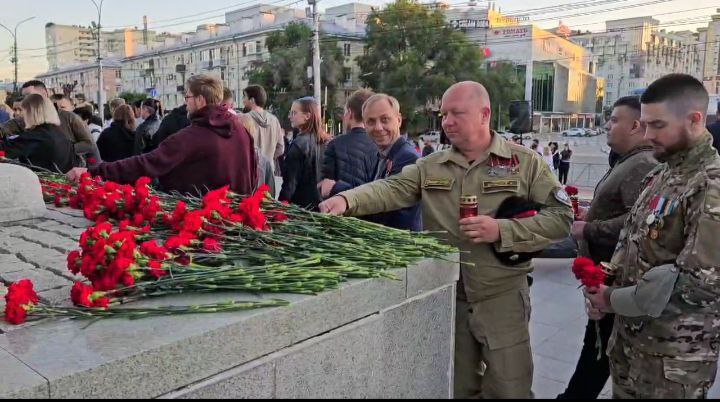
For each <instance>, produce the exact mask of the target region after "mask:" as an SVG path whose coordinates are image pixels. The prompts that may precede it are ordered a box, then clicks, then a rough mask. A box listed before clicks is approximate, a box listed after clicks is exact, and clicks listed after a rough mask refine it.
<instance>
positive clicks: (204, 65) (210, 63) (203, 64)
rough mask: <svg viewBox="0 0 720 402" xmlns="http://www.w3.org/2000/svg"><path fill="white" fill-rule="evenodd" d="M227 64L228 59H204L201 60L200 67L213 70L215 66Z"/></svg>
mask: <svg viewBox="0 0 720 402" xmlns="http://www.w3.org/2000/svg"><path fill="white" fill-rule="evenodd" d="M225 66H227V60H225V59H215V60H204V61H201V62H200V68H202V69H203V70H212V69H213V68H218V67H225Z"/></svg>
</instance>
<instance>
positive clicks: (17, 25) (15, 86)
mask: <svg viewBox="0 0 720 402" xmlns="http://www.w3.org/2000/svg"><path fill="white" fill-rule="evenodd" d="M33 18H35V17H30V18H26V19H24V20H22V21H20V22H18V23H17V24H15V30H11V29H10V28H8V27H6V26H5V25H3V24H0V27H3V28H5V29H7V31H8V32H10V35H12V37H13V41H14V44H13V53H14V55H13V58H12V60H11V62H12V63H13V64H15V81H14V82H13V92H17V81H18V55H17V53H18V48H17V29H18V27H19V26H20V24H22V23H23V22H28V21H30V20H31V19H33Z"/></svg>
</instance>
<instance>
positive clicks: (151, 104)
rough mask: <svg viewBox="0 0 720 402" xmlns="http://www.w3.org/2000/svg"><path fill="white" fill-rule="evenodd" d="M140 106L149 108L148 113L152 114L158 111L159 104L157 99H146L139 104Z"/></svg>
mask: <svg viewBox="0 0 720 402" xmlns="http://www.w3.org/2000/svg"><path fill="white" fill-rule="evenodd" d="M138 107H140V108H145V109H147V111H148V113H150V114H155V113H157V106H156V101H155V99H145V100H143V101H141V102H140V106H138Z"/></svg>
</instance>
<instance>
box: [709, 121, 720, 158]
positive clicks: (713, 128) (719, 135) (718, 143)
mask: <svg viewBox="0 0 720 402" xmlns="http://www.w3.org/2000/svg"><path fill="white" fill-rule="evenodd" d="M707 129H708V131H710V134H711V135H712V137H713V147H714V148H715V149H716V150H718V151H720V119H718V120H717V121H716V122H715V123H713V124H710V125H709V126H707Z"/></svg>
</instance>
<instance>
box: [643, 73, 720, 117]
mask: <svg viewBox="0 0 720 402" xmlns="http://www.w3.org/2000/svg"><path fill="white" fill-rule="evenodd" d="M640 102H641V103H643V104H649V103H661V102H670V103H672V105H673V108H672V109H673V111H674V112H676V115H682V114H685V113H687V112H689V111H690V110H693V111H698V112H700V113H702V115H703V117H704V116H705V115H706V114H707V110H708V104H709V103H710V96H709V95H708V92H707V89H705V86H704V85H703V84H702V82H700V81H698V80H697V78H695V77H693V76H691V75H687V74H668V75H666V76H664V77H661V78H659V79H657V80H655V81H654V82H653V83H652V84H650V85H649V86H648V87H647V89H646V90H645V92H644V93H643V94H642V96H641V97H640Z"/></svg>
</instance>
